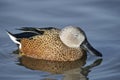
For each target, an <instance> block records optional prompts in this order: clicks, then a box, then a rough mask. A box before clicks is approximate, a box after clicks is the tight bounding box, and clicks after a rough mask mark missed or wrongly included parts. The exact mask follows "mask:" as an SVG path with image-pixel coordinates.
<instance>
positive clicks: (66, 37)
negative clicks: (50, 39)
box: [60, 26, 85, 48]
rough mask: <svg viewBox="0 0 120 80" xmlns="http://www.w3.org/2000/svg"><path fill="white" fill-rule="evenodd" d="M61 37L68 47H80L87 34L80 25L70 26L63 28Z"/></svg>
mask: <svg viewBox="0 0 120 80" xmlns="http://www.w3.org/2000/svg"><path fill="white" fill-rule="evenodd" d="M60 39H61V41H62V42H63V43H64V44H65V45H66V46H68V47H72V48H79V46H80V45H81V44H82V43H83V41H84V40H85V34H84V33H83V32H82V30H81V29H80V28H78V27H73V26H68V27H65V28H64V29H62V30H61V32H60Z"/></svg>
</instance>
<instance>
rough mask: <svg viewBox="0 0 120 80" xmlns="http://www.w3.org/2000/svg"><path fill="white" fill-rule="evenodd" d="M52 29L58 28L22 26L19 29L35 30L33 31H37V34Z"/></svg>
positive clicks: (25, 30)
mask: <svg viewBox="0 0 120 80" xmlns="http://www.w3.org/2000/svg"><path fill="white" fill-rule="evenodd" d="M52 29H57V28H54V27H46V28H33V27H22V28H20V29H17V30H21V31H23V32H33V33H37V34H43V33H44V31H46V30H52Z"/></svg>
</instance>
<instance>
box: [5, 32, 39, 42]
mask: <svg viewBox="0 0 120 80" xmlns="http://www.w3.org/2000/svg"><path fill="white" fill-rule="evenodd" d="M6 32H7V34H8V36H9V37H10V39H11V40H12V41H13V42H14V43H16V44H20V40H21V39H22V38H30V37H33V36H36V35H38V34H37V33H33V32H22V33H17V34H13V33H11V32H9V31H7V30H6Z"/></svg>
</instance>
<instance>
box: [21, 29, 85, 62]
mask: <svg viewBox="0 0 120 80" xmlns="http://www.w3.org/2000/svg"><path fill="white" fill-rule="evenodd" d="M59 32H60V30H57V29H52V30H46V31H44V34H43V35H37V36H34V37H31V38H23V39H21V45H22V47H21V49H20V52H21V53H22V54H23V55H26V56H29V57H32V58H36V59H45V60H54V61H74V60H77V59H80V58H81V57H82V56H83V55H86V54H85V51H83V50H82V49H80V48H69V47H68V46H66V45H65V44H63V43H62V41H61V40H60V38H59Z"/></svg>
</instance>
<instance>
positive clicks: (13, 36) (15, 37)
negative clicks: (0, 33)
mask: <svg viewBox="0 0 120 80" xmlns="http://www.w3.org/2000/svg"><path fill="white" fill-rule="evenodd" d="M6 32H7V34H8V36H9V37H10V39H11V40H12V41H13V42H14V43H16V44H17V45H19V48H21V43H20V40H19V38H17V36H16V35H15V34H12V33H11V32H9V31H8V30H6Z"/></svg>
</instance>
